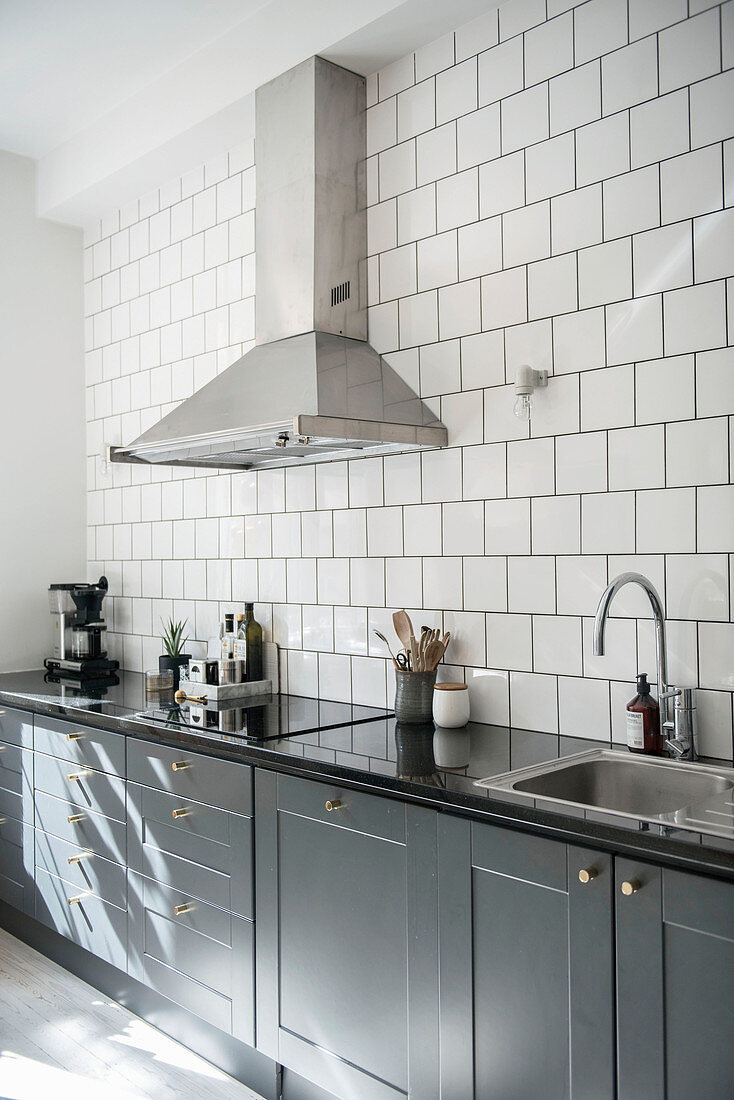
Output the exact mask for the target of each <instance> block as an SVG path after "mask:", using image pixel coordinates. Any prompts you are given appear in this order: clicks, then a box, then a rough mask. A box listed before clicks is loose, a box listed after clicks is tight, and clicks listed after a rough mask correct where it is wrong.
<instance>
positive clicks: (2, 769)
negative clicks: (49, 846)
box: [0, 744, 33, 825]
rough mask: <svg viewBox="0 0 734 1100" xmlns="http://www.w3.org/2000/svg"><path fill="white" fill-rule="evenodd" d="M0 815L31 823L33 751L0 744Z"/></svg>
mask: <svg viewBox="0 0 734 1100" xmlns="http://www.w3.org/2000/svg"><path fill="white" fill-rule="evenodd" d="M0 817H13V818H15V819H16V820H17V821H27V822H28V823H29V824H31V825H32V824H33V752H32V750H31V749H23V748H20V746H18V745H8V744H0Z"/></svg>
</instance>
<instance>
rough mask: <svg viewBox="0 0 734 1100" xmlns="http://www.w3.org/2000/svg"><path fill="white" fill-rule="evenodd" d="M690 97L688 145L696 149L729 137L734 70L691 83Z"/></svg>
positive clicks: (733, 95) (733, 97)
mask: <svg viewBox="0 0 734 1100" xmlns="http://www.w3.org/2000/svg"><path fill="white" fill-rule="evenodd" d="M676 94H678V93H676ZM690 95H691V145H692V146H693V148H694V149H695V148H697V147H698V146H701V145H709V144H710V143H711V142H713V141H726V140H727V138H730V137H731V104H732V100H733V99H734V69H729V71H728V72H725V73H722V74H721V76H712V77H711V78H710V79H709V80H702V81H701V82H700V83H699V84H694V85H693V87H692V88H691V90H690Z"/></svg>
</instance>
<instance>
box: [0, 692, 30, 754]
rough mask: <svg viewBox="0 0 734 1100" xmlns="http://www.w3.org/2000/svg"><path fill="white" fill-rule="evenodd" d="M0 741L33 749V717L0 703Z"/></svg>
mask: <svg viewBox="0 0 734 1100" xmlns="http://www.w3.org/2000/svg"><path fill="white" fill-rule="evenodd" d="M0 741H4V742H6V743H7V744H10V745H25V747H26V748H27V749H32V748H33V715H32V714H29V713H28V712H27V711H24V710H15V709H14V708H13V707H6V706H5V704H4V703H0Z"/></svg>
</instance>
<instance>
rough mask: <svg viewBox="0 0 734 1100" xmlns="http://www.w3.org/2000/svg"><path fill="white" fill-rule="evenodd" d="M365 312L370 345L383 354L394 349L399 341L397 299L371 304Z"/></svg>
mask: <svg viewBox="0 0 734 1100" xmlns="http://www.w3.org/2000/svg"><path fill="white" fill-rule="evenodd" d="M367 312H368V326H369V333H370V343H371V344H372V346H373V347H374V348H375V350H376V351H379V352H380V353H381V354H383V355H384V354H385V353H386V352H389V351H395V349H396V348H397V346H398V343H399V340H398V303H397V301H395V302H387V303H386V304H385V305H381V306H371V307H370V309H369V310H368V311H367Z"/></svg>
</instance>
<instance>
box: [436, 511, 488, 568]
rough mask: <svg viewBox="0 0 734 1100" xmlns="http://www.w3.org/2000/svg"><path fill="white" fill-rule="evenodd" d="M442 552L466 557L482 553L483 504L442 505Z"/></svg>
mask: <svg viewBox="0 0 734 1100" xmlns="http://www.w3.org/2000/svg"><path fill="white" fill-rule="evenodd" d="M443 552H444V554H448V555H458V556H462V555H464V556H468V555H471V554H483V553H484V502H483V501H481V500H472V501H465V502H461V503H450V504H444V506H443Z"/></svg>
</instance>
